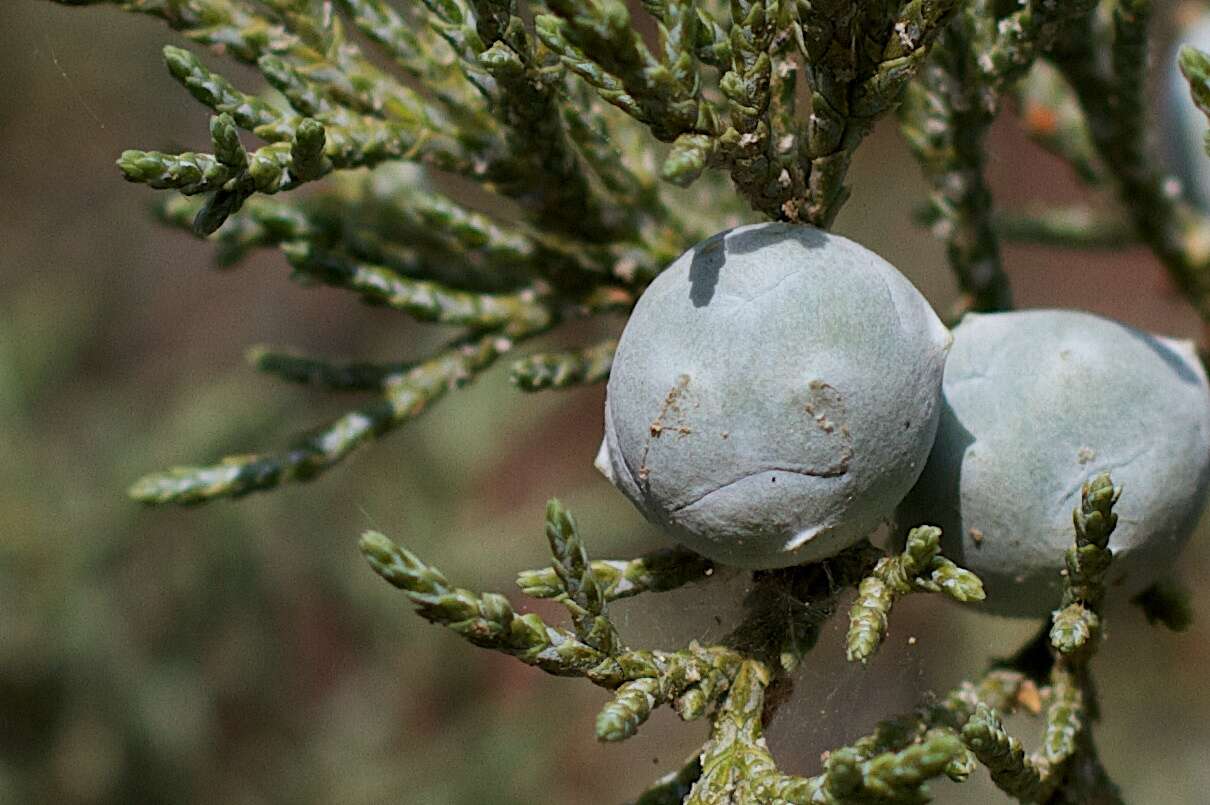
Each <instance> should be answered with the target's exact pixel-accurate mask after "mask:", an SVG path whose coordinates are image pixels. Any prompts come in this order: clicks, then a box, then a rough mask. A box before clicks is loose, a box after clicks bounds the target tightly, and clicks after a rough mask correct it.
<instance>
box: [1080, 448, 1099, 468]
mask: <svg viewBox="0 0 1210 805" xmlns="http://www.w3.org/2000/svg"><path fill="white" fill-rule="evenodd" d="M1096 457H1097V451H1096V450H1093V449H1092V448H1091V447H1081V448H1080V449H1079V451H1077V452H1076V461H1077V462H1079V463H1080V464H1087V463H1088V462H1090V461H1093V460H1095V459H1096Z"/></svg>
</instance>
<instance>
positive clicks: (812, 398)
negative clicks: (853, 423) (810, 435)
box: [803, 380, 853, 474]
mask: <svg viewBox="0 0 1210 805" xmlns="http://www.w3.org/2000/svg"><path fill="white" fill-rule="evenodd" d="M807 394H808V399H807V401H806V403H804V404H803V410H805V411H806V412H807V415H808V416H810V417H811V418H812V419H813V420H814V421H815V425H816V427H818V428H819V429H820V430H821V431H823V432H824V433H827V434H832V433H838V439H839V441H840V445H841V450H840V458H839V459H838V460H837V461H836V462H835V464H834V466H837V467H838V469H839V474H843V473H844V472H847V471H848V468H849V462H850V461H851V460H852V459H853V436H852V434H851V433H849V426H848V425H847V424H845V423H844V422H843V421H840V420H844V419H847V416H846V412H845V405H844V395H842V394H841V393H840V392H839V391H838V390H837V389H836V387H835V386H832V385H830V384H828V383H825V382H823V381H822V380H812V381H811V382H810V383H808V384H807Z"/></svg>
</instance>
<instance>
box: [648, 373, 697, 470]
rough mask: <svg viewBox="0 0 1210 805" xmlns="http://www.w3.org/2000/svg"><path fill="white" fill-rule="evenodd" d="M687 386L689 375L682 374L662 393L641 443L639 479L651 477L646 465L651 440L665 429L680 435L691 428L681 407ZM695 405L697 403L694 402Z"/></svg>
mask: <svg viewBox="0 0 1210 805" xmlns="http://www.w3.org/2000/svg"><path fill="white" fill-rule="evenodd" d="M688 387H689V375H687V374H682V375H680V376H678V377H677V379H676V384H675V385H673V387H672V388H670V389H669V390H668V393H667V394H665V395H664V401H663V403H661V404H660V411H659V413H658V414H656V417H655V419H653V420H651V425H649V426H648V433H649V434H650V435H649V436H648V438H647V443H646V444H644V445H643V455H642V456H641V457H640V458H639V471H638V478H639V481H642V482H646V481H647V479H648V478H650V477H651V468H650V467H649V466H647V456H648V455H649V454H650V453H651V440H652V439H658V438H660V436H661V435H663V433H664V431H665V430H673V431H676V432H677V433H679V434H680V435H681V436H688V435H689V434H690V433H692V432H693V430H692V429H691V428H690V427H689V426H688V425H687V424H686V423H685V412H684V411H683V410H682V408H681V402H682V400H683V398H684V396H685V390H686V389H687V388H688ZM694 407H695V408H696V407H697V404H696V403H695V404H694Z"/></svg>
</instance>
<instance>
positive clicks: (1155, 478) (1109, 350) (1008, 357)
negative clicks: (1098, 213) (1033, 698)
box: [898, 310, 1210, 617]
mask: <svg viewBox="0 0 1210 805" xmlns="http://www.w3.org/2000/svg"><path fill="white" fill-rule="evenodd" d="M943 390H944V406H943V409H942V412H941V423H940V426H939V427H938V431H937V441H936V445H935V446H934V448H933V453H932V455H931V456H930V457H929V461H928V466H927V467H926V468H925V471H924V474H923V475H922V476H921V478H920V481H919V483H918V484H917V485H916V487H915V488H914V489H913V490H912V492H911V494H910V495H909V496H908V497H907V499H906V500H905V501H904V503H903V505H902V506H901V508H900V514H899V518H898V519H899V523H900V526H901V527H902V529H903V530H905V531H906V529H907V528H910V527H911V526H914V525H918V524H920V523H929V524H933V525H937V526H940V527H941V529H942V551H943V553H944V554H945V555H946V556H947V557H949V558H950V559H952V560H954V561H955V562H957V563H958V564H959V565H961V566H963V567H966V568H968V569H970V570H973V571H974V572H975V573H977V574H978V575H979V577H980V578H982V580H983V583H984V587H985V589H986V591H987V600H986V601H985V602H983V603H981V604H980V605H979V606H980V608H981V609H983V610H984V611H990V612H993V613H996V614H1000V615H1011V616H1022V617H1026V616H1028V617H1044V616H1045V615H1046V614H1047V613H1048V612H1050V611H1051V610H1052V609H1054V608H1055V607H1057V606H1058V605H1059V603H1060V597H1061V590H1062V576H1061V572H1062V571H1063V568H1064V553H1065V552H1066V550H1067V548H1068V547H1069V546H1070V545H1071V544H1072V543H1073V540H1074V538H1075V532H1074V530H1073V528H1072V510H1073V509H1074V508H1075V507H1076V506H1077V505H1079V502H1080V488H1081V486H1082V484H1083V483H1084V482H1085V481H1087V480H1089V479H1090V478H1092V477H1093V476H1094V475H1097V474H1098V473H1101V472H1108V473H1110V474H1111V476H1112V478H1113V481H1114V483H1115V484H1121V485H1122V486H1123V487H1124V491H1123V494H1122V498H1121V500H1120V501H1119V502H1118V504H1117V506H1116V507H1115V508H1114V511H1115V512H1116V513H1117V514H1118V526H1117V529H1116V530H1115V531H1114V532H1113V536H1112V537H1111V538H1110V542H1109V547H1110V548H1111V549H1112V550H1113V552H1114V558H1113V564H1112V566H1111V567H1110V569H1109V574H1108V576H1107V580H1108V587H1109V593H1110V595H1113V596H1115V597H1116V596H1118V595H1123V594H1124V595H1131V594H1134V593H1136V592H1139V591H1140V590H1142V589H1143V588H1144V587H1146V586H1147V585H1148V584H1150V583H1151V582H1152V581H1155V580H1156V578H1157V577H1158V576H1160V575H1161V574H1162V573H1163V572H1164V570H1165V569H1167V568H1168V567H1169V566H1170V565H1171V563H1172V562H1173V560H1174V559H1175V558H1176V556H1177V553H1178V552H1179V550H1180V548H1181V546H1182V545H1183V544H1184V542H1185V541H1186V539H1187V538H1188V537H1189V535H1190V533H1191V531H1192V529H1193V527H1194V525H1195V524H1196V522H1197V519H1198V515H1199V514H1200V512H1201V510H1202V507H1203V502H1204V499H1205V493H1206V487H1207V480H1208V469H1210V394H1208V392H1207V385H1206V375H1205V372H1204V371H1203V369H1202V366H1201V362H1200V361H1199V360H1198V358H1197V355H1196V353H1195V352H1194V350H1193V348H1192V345H1191V344H1190V343H1189V342H1186V341H1175V340H1171V339H1166V338H1161V337H1157V336H1153V335H1149V334H1147V333H1144V332H1141V331H1139V330H1136V329H1133V328H1131V327H1127V326H1125V325H1123V324H1119V323H1117V322H1114V321H1109V320H1107V319H1103V318H1100V317H1098V316H1094V315H1091V314H1088V313H1081V312H1076V311H1067V310H1032V311H1019V312H1013V313H996V314H987V315H973V314H972V315H968V316H966V317H965V318H964V319H963V320H962V322H961V324H959V326H958V327H957V328H955V330H954V345H953V348H952V349H951V350H950V354H949V359H948V361H947V363H946V368H945V380H944V383H943Z"/></svg>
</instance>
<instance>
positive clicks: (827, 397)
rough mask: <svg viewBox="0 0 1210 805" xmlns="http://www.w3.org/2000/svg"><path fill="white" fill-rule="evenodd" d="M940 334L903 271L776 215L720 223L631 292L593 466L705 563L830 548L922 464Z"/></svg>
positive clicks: (866, 526) (860, 526)
mask: <svg viewBox="0 0 1210 805" xmlns="http://www.w3.org/2000/svg"><path fill="white" fill-rule="evenodd" d="M949 343H950V335H949V332H948V330H947V329H946V328H945V326H944V325H943V324H942V323H941V321H940V320H939V319H938V318H937V316H936V314H935V313H934V312H933V310H932V308H930V307H929V304H928V302H927V301H926V300H925V299H924V297H923V296H921V295H920V293H919V292H918V291H917V290H916V289H915V288H914V287H913V286H912V284H911V283H910V282H909V281H908V280H907V279H906V278H905V277H904V276H903V275H902V274H900V273H899V272H898V271H897V270H896V269H895V268H894V267H893V266H892V265H891V264H890V263H888V262H886V261H885V260H883V259H882V258H881V257H879V256H878V255H876V254H874V253H873V252H871V251H869V250H868V249H866V248H864V247H862V246H860V245H858V244H856V243H854V242H852V241H850V240H848V239H846V238H843V237H840V236H837V235H833V234H829V233H826V232H823V231H821V230H818V229H815V228H813V227H808V226H802V225H794V224H784V223H769V224H757V225H752V226H744V227H739V228H737V229H732V230H729V231H727V232H723V233H720V234H718V235H715V236H714V237H711V238H709V239H708V240H706V241H704V242H702V243H700V244H698V245H697V246H695V247H693V248H692V249H690V250H689V251H688V252H686V253H685V254H684V255H682V256H681V257H680V258H679V259H678V260H676V261H675V262H674V263H673V264H672V265H671V266H670V267H669V268H668V269H667V270H666V271H665V272H664V273H662V274H661V275H660V276H659V277H658V278H657V279H656V280H655V281H654V282H653V283H652V285H651V287H650V288H649V289H648V290H647V292H646V293H645V294H644V295H643V297H642V298H641V299H640V300H639V302H638V304H637V305H636V306H635V309H634V312H633V314H632V315H631V317H630V320H629V322H628V323H627V325H626V328H625V331H624V332H623V334H622V337H621V340H620V342H619V344H618V349H617V353H616V355H615V357H614V361H613V367H612V369H611V373H610V378H609V386H608V395H607V401H606V406H605V440H604V443H603V445H602V448H601V454H600V455H599V456H598V462H597V463H598V466H599V467H600V468H601V469H602V471H603V472H605V474H606V475H607V476H609V477H610V478H611V480H612V481H613V482H614V483H615V484H616V485H617V487H618V488H619V489H621V490H622V492H623V493H625V495H626V496H627V497H628V498H629V499H630V500H631V501H632V502H633V503H634V504H635V505H636V506H637V507H638V508H639V509H640V511H642V512H643V513H644V514H645V515H646V516H647V517H648V518H649V519H650V520H652V521H654V522H656V523H658V524H660V525H662V526H664V527H665V528H666V529H668V530H669V531H670V532H671V534H672V536H673V537H674V538H675V539H676V540H678V541H679V542H681V543H683V544H684V545H686V546H687V547H689V548H691V549H693V550H696V551H698V552H700V553H702V554H704V555H706V556H708V557H710V558H711V559H714V560H716V561H719V562H723V563H728V564H733V565H738V566H741V567H747V568H774V567H784V566H787V565H791V564H796V563H799V562H805V561H813V560H817V559H821V558H824V557H827V556H831V555H833V554H835V553H836V552H838V551H840V550H842V549H843V548H845V547H847V546H849V545H851V544H853V543H855V542H857V541H859V540H861V539H862V538H864V537H866V536H867V535H869V534H870V532H871V531H873V530H874V529H876V528H877V527H878V526H879V524H880V523H882V522H883V521H884V520H886V519H888V518H889V517H890V516H891V515H892V514H893V512H894V509H895V506H896V505H897V504H898V503H899V502H900V500H901V499H902V498H903V496H904V495H905V494H906V493H907V491H908V489H910V488H911V486H912V484H913V483H914V482H915V480H916V478H917V477H918V476H919V474H920V471H921V470H922V469H923V467H924V462H925V460H926V458H927V456H928V453H929V449H930V447H931V446H932V443H933V436H934V433H935V431H936V426H937V416H938V411H939V405H940V383H941V373H942V369H943V365H944V361H945V352H946V350H947V349H948V347H949Z"/></svg>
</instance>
